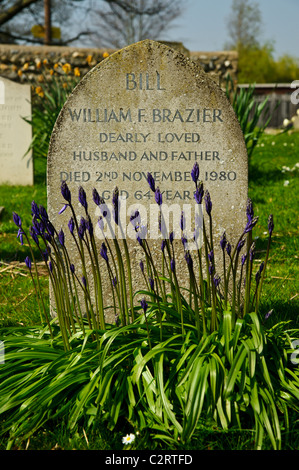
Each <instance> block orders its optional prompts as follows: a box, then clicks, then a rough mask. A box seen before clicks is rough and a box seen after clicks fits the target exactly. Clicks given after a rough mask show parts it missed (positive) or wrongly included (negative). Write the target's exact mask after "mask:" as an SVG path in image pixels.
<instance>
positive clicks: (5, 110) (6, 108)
mask: <svg viewBox="0 0 299 470" xmlns="http://www.w3.org/2000/svg"><path fill="white" fill-rule="evenodd" d="M30 102H31V91H30V85H20V84H18V83H15V82H12V81H11V80H7V79H5V78H2V77H0V184H11V185H32V184H33V164H32V158H31V152H29V153H27V155H26V156H25V154H26V152H27V150H28V148H29V145H30V143H31V139H32V130H31V126H30V124H28V123H27V122H25V121H24V119H22V118H23V117H30V116H31V103H30Z"/></svg>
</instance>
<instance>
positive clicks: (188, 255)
mask: <svg viewBox="0 0 299 470" xmlns="http://www.w3.org/2000/svg"><path fill="white" fill-rule="evenodd" d="M185 260H186V262H187V265H188V266H189V268H192V267H193V260H192V257H191V255H190V253H189V252H188V251H187V252H186V253H185Z"/></svg>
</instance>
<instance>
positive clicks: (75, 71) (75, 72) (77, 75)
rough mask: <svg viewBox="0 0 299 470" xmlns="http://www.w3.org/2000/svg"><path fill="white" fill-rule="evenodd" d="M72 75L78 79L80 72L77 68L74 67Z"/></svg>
mask: <svg viewBox="0 0 299 470" xmlns="http://www.w3.org/2000/svg"><path fill="white" fill-rule="evenodd" d="M74 75H75V77H80V75H81V72H80V69H79V67H75V68H74Z"/></svg>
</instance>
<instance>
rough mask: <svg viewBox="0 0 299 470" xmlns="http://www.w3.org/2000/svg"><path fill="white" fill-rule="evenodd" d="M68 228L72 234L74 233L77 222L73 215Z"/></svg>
mask: <svg viewBox="0 0 299 470" xmlns="http://www.w3.org/2000/svg"><path fill="white" fill-rule="evenodd" d="M68 228H69V230H70V232H71V234H72V235H73V233H74V228H75V222H74V219H73V217H71V218H70V220H69V223H68Z"/></svg>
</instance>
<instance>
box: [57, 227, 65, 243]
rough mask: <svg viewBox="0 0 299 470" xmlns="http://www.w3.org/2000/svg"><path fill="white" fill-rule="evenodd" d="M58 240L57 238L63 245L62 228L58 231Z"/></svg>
mask: <svg viewBox="0 0 299 470" xmlns="http://www.w3.org/2000/svg"><path fill="white" fill-rule="evenodd" d="M58 240H59V243H60V245H61V246H64V232H63V230H62V229H61V230H60V232H59V233H58Z"/></svg>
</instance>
